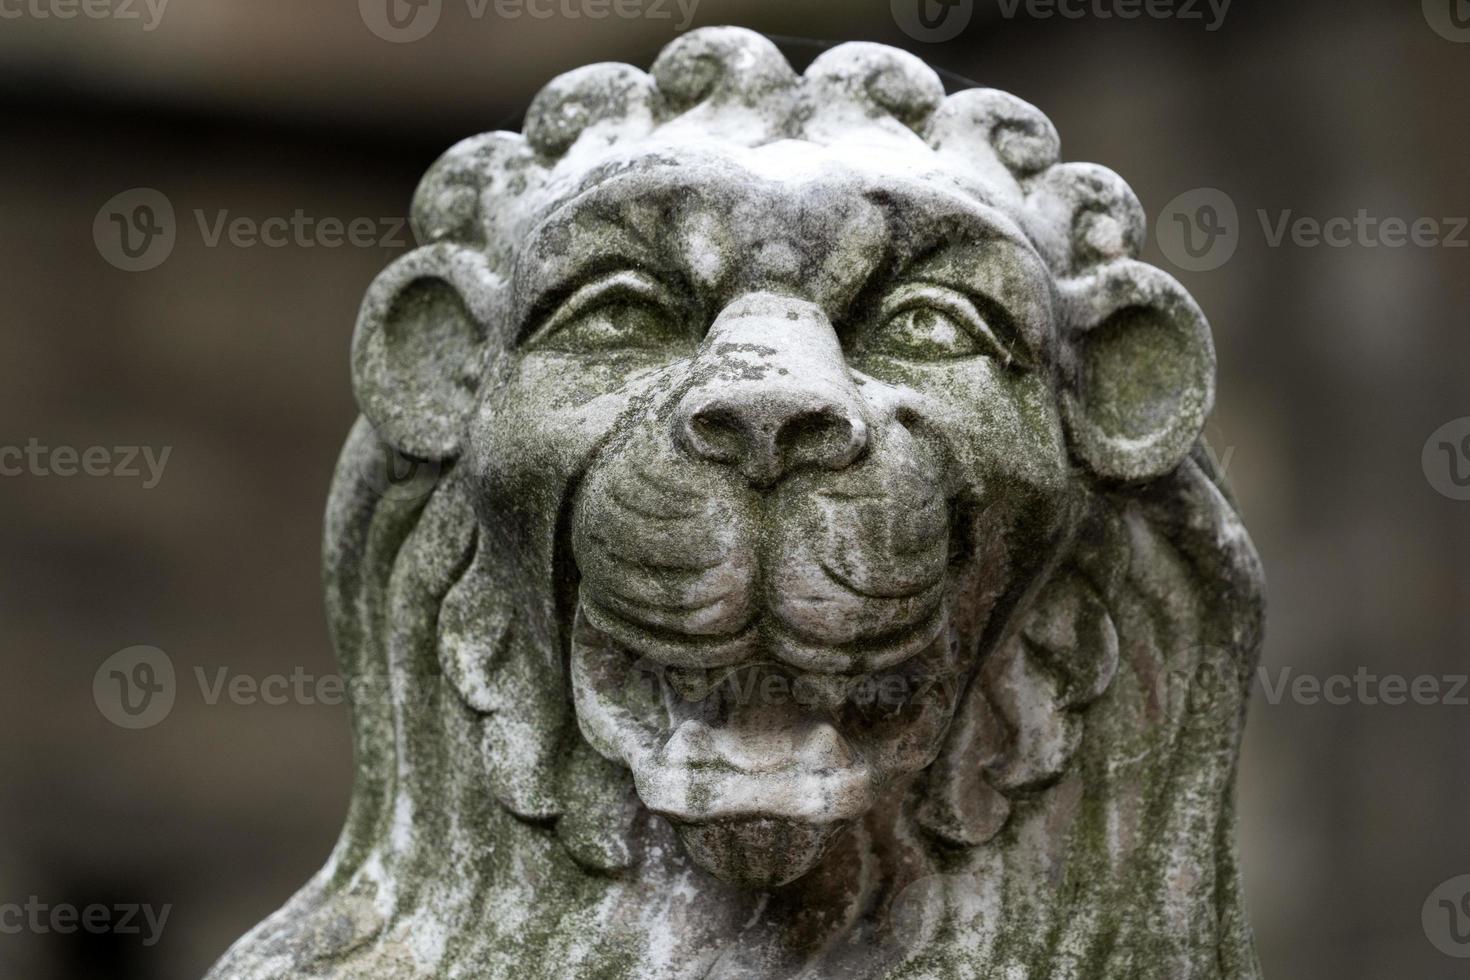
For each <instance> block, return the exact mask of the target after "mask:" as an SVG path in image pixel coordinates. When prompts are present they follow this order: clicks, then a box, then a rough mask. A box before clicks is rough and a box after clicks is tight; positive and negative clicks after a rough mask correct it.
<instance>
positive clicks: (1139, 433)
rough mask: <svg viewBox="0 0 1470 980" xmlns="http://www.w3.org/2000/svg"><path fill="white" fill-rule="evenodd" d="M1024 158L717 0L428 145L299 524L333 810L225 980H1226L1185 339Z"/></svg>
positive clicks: (1227, 812) (1187, 323)
mask: <svg viewBox="0 0 1470 980" xmlns="http://www.w3.org/2000/svg"><path fill="white" fill-rule="evenodd" d="M1058 160H1059V143H1058V138H1057V134H1056V132H1055V130H1054V129H1053V127H1052V125H1051V123H1050V122H1048V120H1047V119H1046V118H1045V117H1044V116H1043V115H1042V114H1041V113H1040V112H1039V111H1038V110H1036V109H1035V108H1033V107H1032V106H1030V105H1028V104H1026V103H1024V102H1022V101H1020V100H1019V99H1016V98H1014V97H1012V96H1010V95H1006V94H1004V93H1001V92H997V91H993V90H985V89H977V90H970V91H962V92H959V93H957V94H954V95H950V96H948V97H946V95H945V92H944V90H943V87H942V86H941V84H940V82H939V80H938V79H937V77H936V76H935V74H934V73H933V72H932V71H931V70H930V69H928V68H927V67H926V66H924V65H923V64H922V63H921V62H920V61H919V60H918V59H916V58H914V57H912V56H910V55H908V54H905V53H903V52H901V51H898V50H895V49H891V48H886V47H882V46H879V45H874V44H846V45H842V46H840V47H836V48H834V49H832V50H829V51H827V52H826V53H825V54H823V55H822V56H820V57H819V58H817V59H816V60H815V62H813V63H812V65H811V66H810V67H809V68H808V69H807V71H806V72H805V74H804V75H802V76H800V77H798V76H797V75H796V74H795V73H794V72H793V71H792V69H791V68H790V67H789V66H788V64H787V62H786V61H785V59H784V58H783V57H782V56H781V54H780V53H779V52H778V51H777V50H776V49H775V47H774V46H772V45H771V44H770V43H769V42H767V41H766V40H765V39H763V38H762V37H760V36H758V35H755V34H752V33H750V32H747V31H743V30H738V29H732V28H725V29H713V30H702V31H696V32H694V33H692V34H689V35H687V36H685V37H683V38H681V39H680V40H679V41H677V42H675V43H674V44H672V45H670V46H669V47H668V48H667V49H665V51H664V52H663V54H662V55H661V56H660V57H659V58H658V60H657V61H656V62H655V64H654V66H653V68H652V71H651V72H650V73H648V74H645V73H643V72H641V71H638V70H636V69H634V68H631V67H628V66H625V65H593V66H590V67H587V68H583V69H581V70H578V71H574V72H571V73H569V74H567V75H564V76H562V77H561V78H559V79H557V80H556V81H554V82H552V83H551V84H550V85H549V86H548V87H547V88H546V89H545V90H543V91H542V92H541V94H540V95H539V96H538V97H537V98H536V100H535V102H534V103H533V104H532V106H531V109H530V111H529V114H528V116H527V119H526V125H525V133H524V135H517V134H509V133H493V134H488V135H485V136H479V137H475V138H472V139H469V140H466V141H464V142H463V143H461V144H459V145H458V146H456V147H454V148H453V149H451V150H450V151H449V152H448V153H447V154H446V155H445V156H444V157H443V158H442V159H441V160H440V161H439V162H438V163H436V164H435V165H434V167H433V168H432V169H431V170H430V172H429V173H428V175H427V176H426V177H425V178H424V181H423V183H422V184H421V186H420V187H419V190H418V192H417V194H416V196H415V199H414V205H413V224H414V229H415V233H416V235H417V237H418V239H419V241H420V242H421V245H422V247H420V248H419V249H418V250H417V251H414V252H412V253H410V254H409V255H407V256H405V257H403V258H402V259H400V260H399V261H397V262H395V263H394V264H393V265H392V266H390V267H389V268H388V269H387V270H386V271H385V272H383V273H382V275H381V276H379V278H378V279H377V281H376V282H374V284H373V285H372V287H371V289H370V290H369V291H368V295H367V298H366V300H365V302H364V304H363V307H362V312H361V314H360V317H359V320H358V325H357V332H356V337H355V340H354V346H353V357H352V365H353V379H354V383H355V388H356V391H357V395H358V399H359V402H360V405H361V408H362V411H363V415H364V417H365V420H364V421H363V422H362V423H360V424H359V426H358V429H357V430H356V431H355V432H354V434H353V436H352V438H351V440H350V441H349V444H348V448H347V450H346V452H345V454H344V458H343V462H342V465H341V467H340V469H339V475H338V480H337V484H336V487H335V490H334V494H333V501H332V506H331V509H330V512H329V519H328V528H327V572H328V576H327V581H328V586H329V592H330V599H331V601H330V603H329V605H330V611H331V614H332V622H333V628H334V634H335V639H336V642H337V645H338V648H339V653H340V655H341V658H342V660H343V664H344V669H345V671H346V673H347V675H348V677H349V678H350V679H351V681H352V683H353V685H354V690H355V691H356V692H357V693H358V695H359V697H358V700H357V704H356V710H355V724H356V742H357V753H358V768H359V777H358V789H357V792H356V795H355V798H354V802H353V807H352V812H351V814H350V815H349V819H348V826H347V829H346V831H345V832H344V835H343V838H342V841H341V843H340V845H339V847H338V849H337V851H336V853H335V854H334V856H333V858H332V861H331V862H330V864H329V865H328V867H327V868H326V869H325V870H324V871H323V872H322V874H321V875H320V876H318V878H317V879H316V880H315V881H314V882H313V883H312V884H311V885H310V886H308V887H307V889H306V890H304V891H303V892H302V893H301V894H300V895H298V896H297V898H296V899H295V900H293V902H292V903H291V904H290V905H288V906H287V907H286V908H285V909H283V910H282V911H281V912H280V913H278V914H277V915H276V916H275V917H273V918H272V919H270V920H268V921H267V922H266V923H264V924H263V925H262V926H261V927H259V928H258V929H257V930H256V931H255V932H254V933H252V934H251V935H250V936H248V937H246V939H244V940H242V941H241V943H240V944H239V945H237V947H236V949H235V950H234V951H232V953H231V954H230V955H229V956H227V957H226V959H225V961H224V962H222V963H221V965H220V966H219V967H218V968H217V970H216V973H215V974H214V975H215V976H216V977H220V978H225V977H230V978H233V977H250V978H257V977H260V978H263V977H298V976H300V977H305V976H318V975H322V976H325V975H331V976H334V977H335V976H340V977H364V978H367V977H384V978H386V977H395V978H396V977H460V976H465V977H469V976H474V977H492V976H494V977H502V976H505V977H509V976H516V977H541V976H545V977H565V976H597V977H638V978H653V977H670V978H673V977H747V976H748V977H788V976H790V977H796V976H812V977H860V976H915V977H918V976H933V977H941V976H942V977H950V976H986V977H989V976H995V977H999V976H1006V977H1013V978H1022V977H1031V978H1037V980H1040V978H1043V977H1048V978H1051V977H1077V978H1081V977H1109V978H1111V977H1118V976H1129V977H1158V978H1169V980H1178V978H1181V977H1191V978H1194V977H1199V978H1215V977H1220V978H1226V977H1228V978H1248V977H1253V976H1254V975H1255V966H1254V960H1253V958H1252V954H1251V952H1250V942H1249V937H1248V930H1247V929H1246V926H1245V923H1244V921H1243V918H1242V916H1241V914H1240V909H1239V900H1238V893H1237V888H1236V872H1235V858H1234V845H1233V826H1232V820H1231V792H1232V786H1233V781H1234V766H1235V755H1236V748H1237V745H1238V740H1239V735H1240V727H1241V724H1242V717H1243V705H1244V700H1245V687H1246V678H1247V676H1248V674H1249V671H1250V669H1251V663H1252V660H1253V657H1254V656H1255V652H1256V649H1257V645H1258V642H1259V631H1260V611H1259V610H1260V593H1259V580H1260V577H1259V570H1258V568H1257V565H1256V562H1255V558H1254V554H1253V553H1252V551H1251V549H1250V545H1249V543H1248V541H1247V540H1246V538H1245V536H1244V533H1243V531H1242V530H1241V528H1240V526H1239V524H1238V522H1237V521H1236V519H1235V517H1234V512H1233V508H1232V506H1231V505H1230V503H1229V501H1228V499H1227V498H1226V496H1225V495H1224V493H1223V491H1222V489H1221V488H1220V487H1219V486H1218V480H1217V478H1216V476H1215V474H1214V473H1213V471H1212V469H1211V467H1210V466H1209V462H1208V457H1207V455H1206V454H1204V453H1203V451H1202V450H1201V448H1200V447H1201V446H1202V443H1201V441H1200V439H1201V431H1202V428H1203V426H1204V423H1205V420H1206V417H1207V415H1208V413H1209V410H1210V407H1211V404H1212V400H1213V384H1214V354H1213V350H1212V346H1211V340H1210V334H1209V330H1208V327H1207V325H1206V322H1205V319H1204V317H1203V315H1202V314H1201V313H1200V310H1199V308H1198V307H1197V306H1196V304H1195V303H1194V301H1193V300H1192V299H1191V298H1190V297H1189V295H1188V294H1187V293H1186V292H1185V290H1184V289H1183V288H1182V287H1181V286H1180V285H1179V284H1178V283H1177V282H1175V281H1174V280H1173V279H1172V278H1170V277H1169V276H1168V275H1166V274H1164V273H1163V272H1161V271H1160V270H1158V269H1156V268H1153V267H1151V266H1149V265H1146V264H1144V263H1142V262H1140V261H1138V258H1137V256H1138V253H1139V251H1140V248H1141V247H1142V244H1143V242H1144V216H1143V211H1142V208H1141V207H1140V205H1139V203H1138V201H1137V199H1136V198H1135V197H1134V195H1133V194H1132V192H1131V191H1130V190H1129V189H1128V187H1127V186H1126V185H1125V184H1124V182H1123V181H1122V180H1121V179H1120V178H1118V177H1117V176H1116V175H1114V174H1113V173H1112V172H1111V171H1108V170H1106V169H1104V168H1102V167H1098V166H1093V165H1087V164H1066V163H1060V162H1058ZM385 452H386V453H390V454H392V455H393V456H395V457H397V458H399V459H401V460H408V461H411V462H412V464H413V465H415V466H420V467H424V468H425V470H424V472H427V473H429V474H430V475H431V476H432V477H434V478H433V479H430V480H428V481H424V482H423V483H422V488H423V490H424V492H423V493H421V494H420V493H411V494H403V493H396V494H384V493H382V492H381V490H382V486H381V480H380V479H377V478H376V474H375V471H374V467H375V466H378V465H381V462H382V459H383V454H384V453H385Z"/></svg>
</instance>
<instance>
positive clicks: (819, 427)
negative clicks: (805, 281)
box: [674, 293, 868, 487]
mask: <svg viewBox="0 0 1470 980" xmlns="http://www.w3.org/2000/svg"><path fill="white" fill-rule="evenodd" d="M692 373H693V375H694V377H696V378H699V379H701V380H700V381H698V382H696V384H695V385H694V386H693V387H692V388H690V389H689V391H688V392H686V393H685V395H684V397H683V399H682V400H681V401H680V402H679V405H678V408H677V409H676V410H675V412H674V435H675V438H676V440H677V441H678V442H679V444H680V445H681V446H682V447H683V448H684V449H685V451H686V452H689V453H691V454H692V455H695V456H697V457H699V458H702V459H708V460H712V461H714V462H717V463H724V464H726V465H729V466H732V467H735V468H737V469H738V470H739V471H740V472H741V473H742V474H744V475H745V477H746V479H748V480H749V481H750V482H751V484H753V485H754V486H757V487H767V486H770V485H772V484H774V483H776V482H777V481H778V480H780V479H781V478H782V477H783V476H785V475H786V474H787V473H790V472H792V471H793V470H797V469H800V468H802V467H817V468H821V469H828V470H840V469H843V468H845V467H847V466H849V465H851V464H852V463H853V462H854V461H855V460H856V459H857V458H858V457H859V456H861V455H862V453H863V450H865V449H866V448H867V445H868V425H867V422H866V420H865V419H864V417H863V410H862V400H861V398H860V396H859V395H858V393H857V390H856V387H855V386H854V385H853V382H852V376H851V374H850V373H849V372H848V370H847V364H846V362H845V360H844V359H843V356H842V347H841V345H840V344H839V343H838V341H837V335H836V333H835V332H834V331H833V329H832V325H831V324H830V323H829V322H828V321H827V318H826V317H825V316H824V315H823V314H822V312H821V310H820V309H818V308H817V307H816V306H814V305H813V304H811V303H808V302H805V301H804V300H799V299H794V298H791V297H787V296H778V295H774V294H770V293H754V294H749V295H747V296H743V297H741V298H740V299H738V300H736V301H735V302H734V303H731V304H730V305H729V306H728V307H726V308H725V310H724V312H722V313H721V314H720V316H719V317H718V318H717V319H716V320H715V323H714V325H713V326H712V327H711V328H710V332H709V336H708V337H707V338H706V339H705V342H704V344H703V346H702V347H701V350H700V353H699V355H698V357H696V359H695V362H694V365H693V366H692Z"/></svg>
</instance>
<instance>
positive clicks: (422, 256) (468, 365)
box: [352, 244, 503, 461]
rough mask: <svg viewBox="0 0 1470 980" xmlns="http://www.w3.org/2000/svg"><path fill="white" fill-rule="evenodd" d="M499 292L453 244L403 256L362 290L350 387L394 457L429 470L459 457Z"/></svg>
mask: <svg viewBox="0 0 1470 980" xmlns="http://www.w3.org/2000/svg"><path fill="white" fill-rule="evenodd" d="M502 291H503V290H502V280H501V277H500V276H499V275H497V274H496V273H495V272H494V271H492V270H491V268H490V266H489V263H488V262H487V260H486V259H485V256H484V255H483V254H482V253H480V252H478V251H475V250H474V249H469V248H464V247H461V246H458V245H452V244H438V245H430V246H427V247H425V248H420V249H418V250H416V251H414V252H410V253H409V254H408V255H405V256H404V257H403V258H401V259H399V260H398V261H396V262H394V263H393V264H392V265H390V266H388V268H387V269H384V270H383V272H382V273H381V274H380V275H379V276H378V278H377V279H375V280H374V281H373V284H372V285H371V286H369V287H368V291H367V296H366V297H365V298H364V299H363V303H362V311H361V312H360V313H359V314H358V317H357V331H356V333H355V334H354V336H353V340H352V384H353V388H354V389H355V391H356V392H357V401H358V404H359V405H360V406H361V408H362V411H363V414H364V415H366V416H367V418H368V421H369V422H371V423H372V424H373V427H374V428H375V429H377V431H378V434H379V435H380V436H382V438H384V439H385V440H387V441H388V442H389V443H390V444H391V445H392V446H393V447H394V448H395V449H397V450H399V451H400V452H402V453H404V454H405V455H408V456H413V457H417V458H420V459H430V460H437V461H446V460H449V459H453V458H454V457H456V456H457V455H459V452H460V448H461V443H462V441H463V433H464V428H465V424H466V422H467V420H468V418H469V415H470V413H471V411H472V410H473V408H474V405H475V400H476V396H477V394H478V392H479V389H480V382H481V380H482V379H483V377H484V373H485V364H486V358H487V353H488V346H489V338H490V336H491V335H492V333H493V331H492V329H491V325H492V324H493V323H494V321H495V315H496V314H495V311H496V309H497V307H498V305H499V298H500V295H501V293H502Z"/></svg>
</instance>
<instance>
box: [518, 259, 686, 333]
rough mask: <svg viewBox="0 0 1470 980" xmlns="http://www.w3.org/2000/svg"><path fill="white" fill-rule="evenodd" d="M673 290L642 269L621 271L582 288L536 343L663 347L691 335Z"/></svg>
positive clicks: (565, 304) (548, 321)
mask: <svg viewBox="0 0 1470 980" xmlns="http://www.w3.org/2000/svg"><path fill="white" fill-rule="evenodd" d="M687 334H688V331H687V330H686V329H685V328H684V326H683V324H682V323H681V322H680V319H679V317H677V316H676V315H675V314H674V311H673V308H672V304H671V302H670V298H669V295H668V292H667V290H665V289H664V287H663V286H662V285H660V284H659V283H658V282H657V281H656V280H654V279H652V278H651V277H649V276H646V275H644V274H643V273H641V272H633V271H627V272H619V273H615V274H613V275H610V276H605V277H604V278H601V279H598V280H597V281H596V282H593V283H589V284H588V285H586V286H583V287H582V288H581V289H578V290H577V291H576V292H575V293H573V294H572V296H571V297H570V298H569V299H568V300H567V301H566V302H565V303H563V304H562V305H561V306H560V307H559V308H558V309H557V311H556V312H555V313H553V314H552V315H551V317H550V318H549V319H548V320H547V321H546V323H545V324H544V325H543V326H542V327H541V328H540V329H539V330H537V331H536V332H535V334H534V335H533V337H532V338H531V340H530V343H531V344H532V345H534V346H536V347H540V348H544V349H552V350H565V351H610V350H661V349H665V348H668V347H670V346H673V345H676V344H679V343H681V342H684V341H686V340H688V339H689V338H688V336H687Z"/></svg>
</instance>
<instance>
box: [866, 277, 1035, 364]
mask: <svg viewBox="0 0 1470 980" xmlns="http://www.w3.org/2000/svg"><path fill="white" fill-rule="evenodd" d="M864 346H865V347H866V349H867V350H868V351H869V352H870V353H874V354H886V355H888V356H890V357H901V358H905V359H908V360H916V361H943V360H950V359H953V358H959V357H979V356H986V357H994V358H996V359H998V360H1000V361H1001V362H1002V363H1004V364H1010V363H1011V362H1012V361H1014V360H1015V359H1016V358H1015V355H1014V354H1013V353H1012V351H1011V349H1010V348H1009V347H1008V346H1007V345H1006V344H1005V343H1003V342H1002V341H1001V339H1000V338H999V337H998V336H996V332H995V331H994V330H992V329H991V326H990V324H989V323H988V322H987V321H986V319H985V317H983V316H982V315H981V314H980V311H979V309H977V308H976V306H975V303H974V301H973V300H971V299H970V298H969V297H967V296H965V295H964V294H963V293H959V292H956V291H955V290H953V289H949V288H947V287H944V286H935V285H931V284H928V283H913V284H910V285H905V286H900V287H899V288H898V289H895V290H894V291H893V292H892V293H890V294H889V295H888V298H887V299H885V300H884V302H883V309H882V313H881V315H880V317H879V326H878V329H877V330H876V331H874V333H873V334H872V335H871V336H870V337H869V339H868V342H867V343H866V344H865V345H864Z"/></svg>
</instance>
